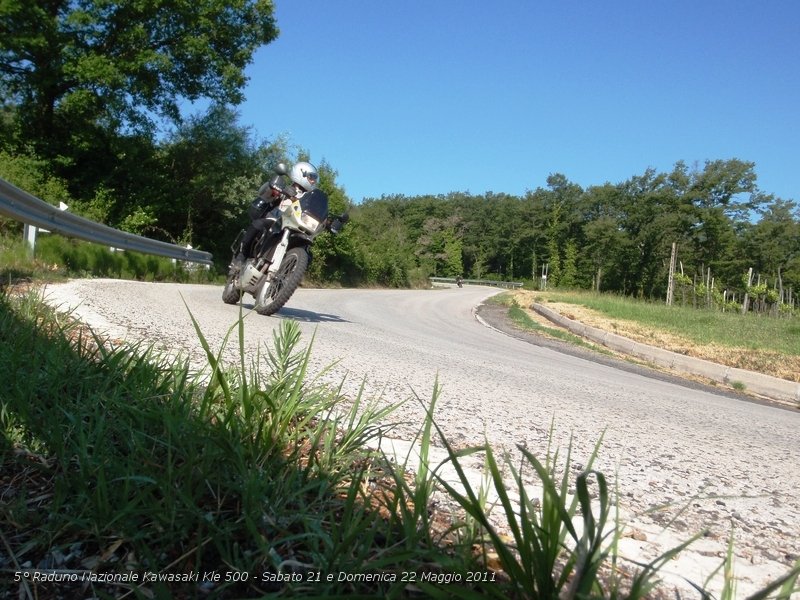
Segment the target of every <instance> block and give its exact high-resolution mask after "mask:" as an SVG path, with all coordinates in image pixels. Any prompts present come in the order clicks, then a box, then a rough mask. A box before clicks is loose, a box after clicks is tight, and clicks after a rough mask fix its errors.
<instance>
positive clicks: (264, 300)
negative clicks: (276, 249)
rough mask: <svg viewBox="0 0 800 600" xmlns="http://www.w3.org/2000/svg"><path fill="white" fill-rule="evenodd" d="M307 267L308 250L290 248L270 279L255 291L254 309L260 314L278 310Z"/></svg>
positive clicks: (294, 288) (287, 299)
mask: <svg viewBox="0 0 800 600" xmlns="http://www.w3.org/2000/svg"><path fill="white" fill-rule="evenodd" d="M307 268H308V252H307V251H306V250H305V248H291V249H289V250H288V251H287V252H286V255H285V256H284V257H283V262H282V263H281V267H280V269H278V272H277V273H275V276H274V277H273V278H272V281H271V282H269V283H268V284H264V285H265V286H267V287H266V289H264V288H260V289H259V290H258V292H256V305H255V307H254V308H255V311H256V312H257V313H258V314H260V315H271V314H273V313H276V312H278V311H279V310H280V309H281V307H282V306H283V305H284V304H286V302H288V301H289V298H291V297H292V294H294V292H295V290H296V289H297V287H298V286H299V285H300V282H301V281H303V276H304V275H305V274H306V269H307Z"/></svg>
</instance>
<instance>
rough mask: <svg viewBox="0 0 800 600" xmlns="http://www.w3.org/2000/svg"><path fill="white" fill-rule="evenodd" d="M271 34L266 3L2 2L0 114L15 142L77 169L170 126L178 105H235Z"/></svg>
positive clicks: (175, 0) (172, 0)
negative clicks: (8, 111) (0, 110)
mask: <svg viewBox="0 0 800 600" xmlns="http://www.w3.org/2000/svg"><path fill="white" fill-rule="evenodd" d="M277 33H278V32H277V29H276V25H275V22H274V19H273V6H272V2H271V1H270V0H150V1H147V2H144V1H141V0H130V1H127V2H107V1H105V0H75V1H70V2H67V1H65V0H5V1H4V2H2V3H0V94H2V96H1V97H0V107H5V106H13V107H14V109H15V110H14V118H15V120H16V122H17V124H18V131H19V134H18V135H19V138H20V139H19V142H20V144H27V143H30V144H32V145H33V148H34V150H35V152H36V153H37V154H38V155H39V156H41V157H42V158H45V159H48V160H51V159H56V158H59V162H60V164H62V165H63V166H65V167H73V169H76V170H77V168H78V167H80V166H81V165H85V164H87V163H90V162H91V161H92V160H94V161H97V160H98V159H99V158H101V157H103V156H105V155H107V154H108V151H109V150H115V148H114V141H115V138H117V137H119V136H122V135H124V134H130V133H131V132H138V133H139V134H145V135H146V136H148V137H149V136H150V134H151V133H152V131H153V129H154V127H155V119H156V118H159V117H162V118H167V119H170V120H172V121H173V122H177V121H178V120H179V116H180V113H179V106H180V102H181V100H182V99H188V100H196V99H198V98H208V99H211V100H212V101H215V102H217V103H221V104H225V103H231V104H238V103H239V102H240V101H241V99H242V89H243V87H244V85H245V83H246V77H245V75H244V68H245V66H246V65H247V64H248V63H249V62H250V61H251V59H252V55H253V53H254V52H255V50H256V49H257V48H258V47H259V46H261V45H264V44H267V43H269V42H271V41H272V40H273V39H275V38H276V37H277ZM111 156H112V157H113V156H114V154H113V153H112V155H111ZM104 169H105V166H104V165H101V166H100V167H99V168H98V172H100V173H102V172H103V170H104ZM61 174H62V175H68V173H66V172H65V173H61Z"/></svg>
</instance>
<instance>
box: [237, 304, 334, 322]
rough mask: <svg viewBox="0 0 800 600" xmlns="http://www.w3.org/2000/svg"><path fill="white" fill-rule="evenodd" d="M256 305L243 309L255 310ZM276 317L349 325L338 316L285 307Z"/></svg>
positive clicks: (249, 305) (246, 305) (244, 306)
mask: <svg viewBox="0 0 800 600" xmlns="http://www.w3.org/2000/svg"><path fill="white" fill-rule="evenodd" d="M254 307H255V305H254V304H242V308H244V309H247V310H253V308H254ZM272 316H274V317H283V318H284V319H292V320H293V321H303V322H305V323H348V322H349V321H347V320H346V319H342V318H341V317H338V316H336V315H329V314H325V313H318V312H313V311H310V310H302V309H299V308H286V307H285V306H284V307H283V308H282V309H280V310H279V311H278V312H277V313H275V314H274V315H272Z"/></svg>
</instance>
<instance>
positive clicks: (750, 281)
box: [742, 267, 753, 315]
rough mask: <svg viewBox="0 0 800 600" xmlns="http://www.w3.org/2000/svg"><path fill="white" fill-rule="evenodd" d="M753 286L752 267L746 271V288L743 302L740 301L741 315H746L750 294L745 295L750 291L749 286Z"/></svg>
mask: <svg viewBox="0 0 800 600" xmlns="http://www.w3.org/2000/svg"><path fill="white" fill-rule="evenodd" d="M752 284H753V267H750V268H749V269H747V287H746V289H745V290H744V300H742V314H743V315H744V314H747V309H748V307H749V305H750V294H748V293H747V290H749V289H750V286H751V285H752Z"/></svg>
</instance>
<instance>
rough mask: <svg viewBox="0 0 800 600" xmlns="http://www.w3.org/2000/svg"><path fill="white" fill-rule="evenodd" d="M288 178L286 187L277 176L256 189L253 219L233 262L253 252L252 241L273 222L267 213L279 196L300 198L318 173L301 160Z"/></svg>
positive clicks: (243, 258)
mask: <svg viewBox="0 0 800 600" xmlns="http://www.w3.org/2000/svg"><path fill="white" fill-rule="evenodd" d="M289 179H290V180H291V181H292V183H291V185H290V186H289V188H288V189H285V188H283V186H281V185H280V176H278V177H275V179H273V180H272V181H271V182H269V183H265V184H264V185H262V186H261V189H259V190H258V197H257V198H256V199H255V200H254V201H253V204H252V206H251V207H250V210H251V213H250V217H251V218H252V219H253V221H252V223H250V226H249V227H248V228H247V231H246V232H245V234H244V237H243V238H242V245H241V246H240V248H239V253H238V254H237V255H236V257H235V258H234V261H235V262H237V263H239V264H242V263H244V261H245V260H246V259H247V258H249V257H250V255H251V253H252V252H253V242H255V240H256V238H257V237H258V235H259V233H261V232H262V231H264V229H266V227H267V225H268V224H270V223H272V222H274V220H275V218H274V217H269V216H267V214H268V213H269V212H270V211H272V210H273V209H274V208H275V207H277V206H278V204H280V202H281V196H282V195H284V196H289V197H291V198H302V197H303V195H304V194H307V193H308V192H310V191H312V190H313V189H314V188H315V187H317V182H318V181H319V173H318V172H317V169H316V167H315V166H314V165H312V164H311V163H309V162H305V161H301V162H298V163H296V164H295V165H294V166H293V167H292V169H291V171H289Z"/></svg>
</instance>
